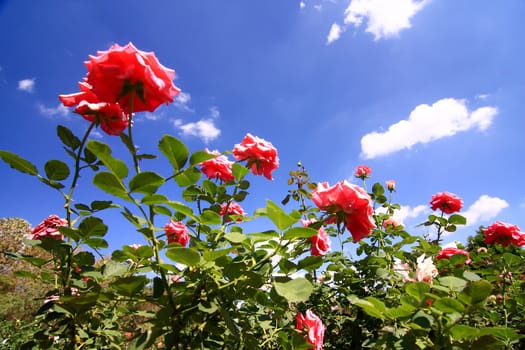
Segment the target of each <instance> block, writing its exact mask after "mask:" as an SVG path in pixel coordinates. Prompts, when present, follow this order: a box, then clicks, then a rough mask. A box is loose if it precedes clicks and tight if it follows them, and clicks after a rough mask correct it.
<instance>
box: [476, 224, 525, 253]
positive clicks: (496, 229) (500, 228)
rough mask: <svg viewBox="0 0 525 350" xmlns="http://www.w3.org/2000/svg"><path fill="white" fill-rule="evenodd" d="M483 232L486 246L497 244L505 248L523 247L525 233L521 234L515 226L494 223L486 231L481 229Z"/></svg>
mask: <svg viewBox="0 0 525 350" xmlns="http://www.w3.org/2000/svg"><path fill="white" fill-rule="evenodd" d="M483 232H484V233H485V243H487V244H495V243H499V244H501V245H502V246H504V247H507V246H508V245H509V244H513V245H515V246H518V247H519V246H522V245H525V233H523V232H521V230H520V228H519V227H518V226H516V225H511V224H507V223H505V222H501V221H496V222H495V223H493V224H492V225H490V226H489V227H487V228H486V229H483Z"/></svg>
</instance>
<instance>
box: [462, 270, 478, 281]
mask: <svg viewBox="0 0 525 350" xmlns="http://www.w3.org/2000/svg"><path fill="white" fill-rule="evenodd" d="M463 278H465V279H466V280H468V281H471V282H476V281H479V280H480V279H481V277H479V276H478V275H477V274H475V273H474V272H471V271H464V272H463Z"/></svg>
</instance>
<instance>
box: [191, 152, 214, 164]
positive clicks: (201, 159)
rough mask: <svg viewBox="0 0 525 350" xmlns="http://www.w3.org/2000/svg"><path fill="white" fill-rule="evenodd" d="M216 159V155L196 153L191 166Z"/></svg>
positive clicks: (193, 155)
mask: <svg viewBox="0 0 525 350" xmlns="http://www.w3.org/2000/svg"><path fill="white" fill-rule="evenodd" d="M215 157H217V156H216V155H214V154H209V153H208V152H206V151H196V152H194V153H193V154H192V155H191V157H190V165H192V166H193V165H197V164H200V163H202V162H204V161H207V160H209V159H213V158H215Z"/></svg>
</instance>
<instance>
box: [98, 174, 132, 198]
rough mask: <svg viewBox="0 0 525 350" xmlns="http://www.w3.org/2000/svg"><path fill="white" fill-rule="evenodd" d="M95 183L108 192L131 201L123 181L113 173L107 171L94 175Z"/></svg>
mask: <svg viewBox="0 0 525 350" xmlns="http://www.w3.org/2000/svg"><path fill="white" fill-rule="evenodd" d="M93 184H94V185H95V186H97V187H98V188H100V189H101V190H102V191H104V192H106V193H109V194H111V195H114V196H117V197H119V198H122V199H124V200H126V201H131V199H130V198H129V196H128V193H127V190H126V187H125V186H124V184H123V183H122V181H121V180H120V179H119V178H118V177H117V176H115V175H114V174H112V173H108V172H106V171H101V172H100V173H97V174H96V175H95V176H94V177H93Z"/></svg>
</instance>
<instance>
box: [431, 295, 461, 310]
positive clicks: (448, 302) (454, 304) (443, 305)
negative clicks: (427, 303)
mask: <svg viewBox="0 0 525 350" xmlns="http://www.w3.org/2000/svg"><path fill="white" fill-rule="evenodd" d="M432 306H433V307H435V308H436V309H438V310H439V311H442V312H446V313H453V312H457V313H462V312H463V311H465V307H464V306H463V304H461V303H460V302H459V301H457V300H456V299H453V298H449V297H443V298H440V299H438V300H436V301H435V302H434V303H433V304H432Z"/></svg>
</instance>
